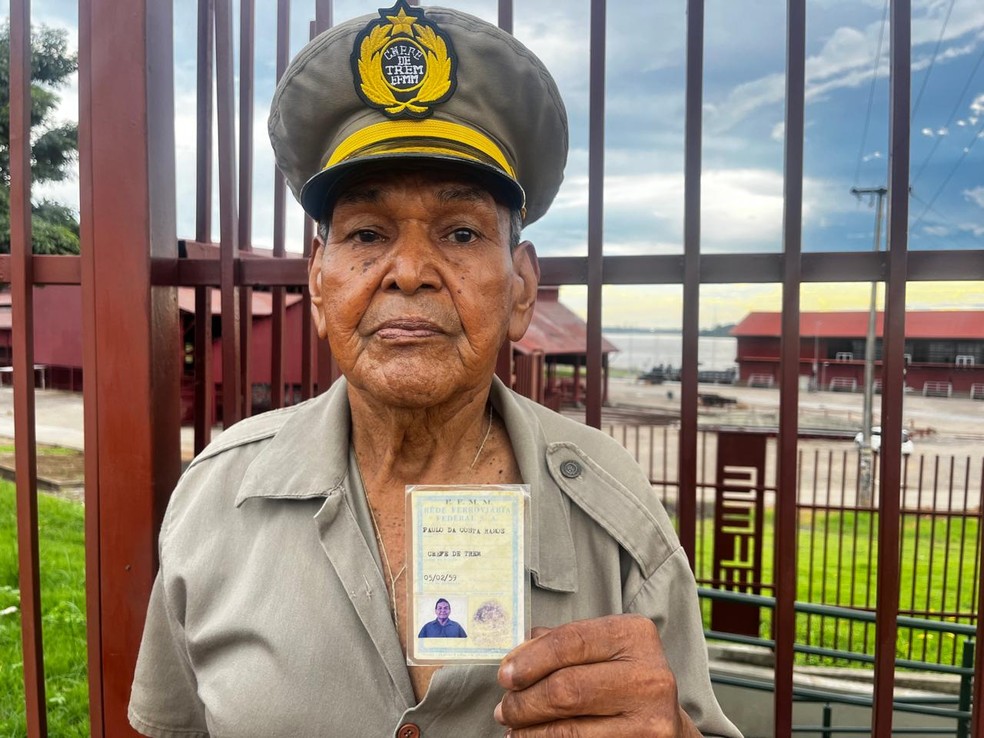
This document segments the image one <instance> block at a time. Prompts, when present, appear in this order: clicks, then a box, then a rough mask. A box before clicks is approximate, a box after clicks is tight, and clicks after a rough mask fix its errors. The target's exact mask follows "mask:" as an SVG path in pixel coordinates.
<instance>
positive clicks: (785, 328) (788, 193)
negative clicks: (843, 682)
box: [773, 0, 806, 735]
mask: <svg viewBox="0 0 984 738" xmlns="http://www.w3.org/2000/svg"><path fill="white" fill-rule="evenodd" d="M805 70H806V7H805V0H789V2H788V3H787V10H786V137H785V151H786V155H785V173H784V190H785V191H784V193H783V255H784V257H785V258H784V260H783V285H782V338H781V342H780V353H781V356H782V358H781V364H780V367H781V368H780V380H779V438H778V441H777V443H778V453H777V456H778V470H777V471H778V476H779V480H778V482H779V483H778V494H777V495H776V520H775V526H776V530H775V537H776V547H775V564H774V566H775V587H776V611H775V620H774V622H773V624H774V628H775V639H776V666H775V686H776V689H775V704H774V714H775V731H776V735H789V734H790V733H791V732H792V727H793V645H794V642H795V640H796V611H795V609H794V608H795V602H796V532H797V530H798V528H799V526H798V525H797V524H796V451H797V445H798V437H799V420H798V412H799V363H800V359H799V357H800V305H799V302H800V282H801V280H802V271H801V266H800V255H801V251H802V227H803V115H804V105H805V84H806V81H805V80H806V76H805V75H806V72H805Z"/></svg>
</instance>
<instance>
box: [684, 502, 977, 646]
mask: <svg viewBox="0 0 984 738" xmlns="http://www.w3.org/2000/svg"><path fill="white" fill-rule="evenodd" d="M703 525H704V528H703V530H702V533H703V537H702V548H703V551H702V553H703V560H702V561H700V564H701V570H702V574H703V576H710V575H711V566H712V561H713V558H712V539H713V532H712V526H713V521H710V520H705V521H704V522H703ZM977 528H978V523H977V520H975V519H973V517H970V516H968V517H967V518H952V519H950V521H949V523H948V522H947V521H946V520H943V519H937V520H933V519H932V518H931V517H930V516H928V515H920V516H914V515H906V516H905V517H904V519H903V522H902V526H901V530H900V538H901V541H902V554H901V557H900V571H899V578H900V582H901V586H900V597H899V600H900V608H901V609H902V610H908V609H912V610H925V611H928V612H929V613H930V614H928V615H924V614H919V615H916V617H920V618H927V619H933V620H946V621H949V622H954V621H955V618H953V617H952V616H950V615H946V616H944V615H941V614H940V613H953V612H973V611H975V610H976V608H977V603H976V601H975V597H974V595H975V592H974V589H973V585H972V583H973V582H974V581H975V579H976V577H975V573H976V570H975V561H976V557H977V552H976V540H977V535H978V530H977ZM917 542H918V543H917ZM772 550H773V512H772V511H771V510H767V511H766V522H765V532H764V535H763V570H764V576H763V578H764V580H765V582H766V583H771V582H772V572H771V571H770V570H771V566H770V564H771V561H772ZM961 556H962V558H961ZM945 558H948V562H947V563H948V565H947V566H946V567H945V571H944V559H945ZM796 568H797V584H796V587H797V594H796V599H797V600H799V601H802V602H813V603H822V604H828V605H839V606H843V607H854V608H859V609H871V610H873V609H874V607H875V603H876V600H877V573H878V572H877V568H878V515H877V514H876V513H868V512H854V511H845V512H825V511H817V512H813V513H811V512H810V511H803V512H801V513H800V518H799V535H798V537H797V560H796ZM708 612H709V609H708V607H707V605H705V615H706V614H707V613H708ZM762 612H763V617H762V628H761V632H760V635H761V636H762V637H763V638H771V637H772V636H771V621H770V618H769V614H768V611H765V610H763V611H762ZM963 622H965V623H966V622H968V621H967V619H964V620H963ZM874 636H875V631H874V625H865V624H862V623H858V622H855V623H853V624H851V623H849V622H848V621H838V620H836V619H834V618H831V617H820V616H817V615H812V616H807V615H805V614H801V615H797V636H796V638H797V643H804V644H806V643H808V644H810V645H814V646H822V647H826V648H838V649H843V650H850V651H855V652H858V653H866V654H869V655H870V654H873V653H874ZM962 643H963V638H958V637H954V636H953V635H952V634H948V633H933V632H921V631H915V632H913V631H910V630H909V629H908V628H900V629H899V633H898V640H897V642H896V655H897V656H898V657H899V658H906V659H910V658H911V659H913V660H916V661H930V662H934V663H936V662H939V663H944V664H953V663H959V662H960V656H961V653H960V649H961V647H962ZM910 646H911V650H910ZM797 658H798V660H799V661H800V662H801V663H812V664H819V663H822V664H831V663H835V661H834V660H831V659H828V658H821V657H817V656H806V655H800V656H798V657H797ZM836 663H844V662H842V661H838V662H836Z"/></svg>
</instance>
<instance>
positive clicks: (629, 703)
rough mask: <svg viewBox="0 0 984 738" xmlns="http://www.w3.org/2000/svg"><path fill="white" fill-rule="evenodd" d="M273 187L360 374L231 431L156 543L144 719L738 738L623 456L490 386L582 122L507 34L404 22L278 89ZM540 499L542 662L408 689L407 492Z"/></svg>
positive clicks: (141, 685) (375, 25)
mask: <svg viewBox="0 0 984 738" xmlns="http://www.w3.org/2000/svg"><path fill="white" fill-rule="evenodd" d="M270 134H271V140H272V142H273V146H274V149H275V151H276V154H277V161H278V165H279V166H280V167H281V169H282V170H283V171H284V173H285V175H286V177H287V179H288V181H289V183H290V185H291V188H292V189H293V191H294V192H295V194H297V195H298V196H299V199H300V201H301V203H302V205H303V206H304V208H305V209H306V210H307V212H308V213H309V214H310V215H311V216H312V217H314V218H316V219H317V220H318V222H319V224H320V227H319V235H318V238H317V241H316V243H315V250H314V255H313V257H312V259H311V265H310V290H311V295H312V303H313V310H314V316H315V323H316V325H317V329H318V333H319V335H320V336H321V337H322V338H323V339H326V340H328V341H329V343H330V345H331V350H332V354H333V356H334V357H335V359H336V360H337V362H338V365H339V367H340V368H341V370H342V373H343V374H344V380H343V381H340V382H338V383H336V384H335V385H334V386H332V388H331V389H330V391H328V392H326V393H325V394H324V395H322V396H320V397H318V398H315V399H314V400H311V401H308V402H306V403H303V404H302V405H299V406H297V407H292V408H288V409H286V410H280V411H275V412H272V413H267V414H265V415H261V416H258V417H255V418H252V419H249V420H246V421H243V422H242V423H239V424H238V425H236V426H235V427H233V428H231V429H229V430H228V431H226V432H225V433H224V434H223V435H222V436H221V438H219V439H218V441H216V442H215V443H213V444H212V445H211V446H210V447H209V448H208V449H206V450H205V451H204V452H203V453H202V454H201V455H200V456H199V457H198V458H197V459H196V460H195V461H194V462H193V463H192V465H191V467H190V468H189V469H188V471H187V473H186V474H185V475H184V477H183V478H182V481H181V483H180V485H179V487H178V489H177V490H176V491H175V493H174V495H173V497H172V499H171V502H170V505H169V508H168V512H167V515H166V518H165V521H164V524H163V527H162V530H161V535H160V561H161V569H160V573H159V576H158V579H157V583H156V586H155V589H154V593H153V595H152V599H151V602H150V606H149V612H148V616H147V625H146V629H145V634H144V641H143V644H142V647H141V653H140V659H139V663H138V665H137V672H136V677H135V679H134V684H133V692H132V697H131V704H130V720H131V722H132V724H133V725H134V727H135V728H136V729H137V730H139V731H140V732H142V733H144V734H146V735H150V736H179V735H180V736H205V735H221V736H328V735H331V736H371V737H374V736H400V737H402V738H415V737H416V736H447V737H455V738H457V737H460V736H466V737H469V738H471V737H474V736H479V737H481V736H501V735H502V734H503V732H504V731H506V730H508V731H509V732H510V735H512V736H513V737H514V738H528V737H534V736H553V735H564V736H575V735H576V736H585V737H588V736H626V737H627V736H692V735H699V734H700V732H701V731H702V732H703V733H704V734H708V735H726V736H734V735H737V731H736V730H735V729H734V727H733V726H732V725H731V723H730V722H729V721H728V720H727V719H726V718H725V717H724V715H723V714H722V713H721V711H720V708H719V707H718V705H717V702H716V701H715V699H714V695H713V693H712V691H711V686H710V681H709V678H708V671H707V658H706V650H705V646H704V642H703V636H702V629H701V621H700V613H699V610H698V607H697V598H696V593H695V588H694V580H693V577H692V575H691V573H690V570H689V568H688V565H687V560H686V557H685V556H684V554H683V552H682V550H681V548H680V545H679V543H678V542H677V540H676V538H675V536H674V534H673V530H672V526H671V525H670V522H669V520H668V519H667V516H666V514H665V512H664V511H663V509H662V508H661V506H660V504H659V502H658V501H657V499H656V497H655V495H654V494H653V491H652V489H651V487H650V485H649V483H648V480H647V478H646V476H645V475H644V474H643V473H642V472H641V471H640V470H639V469H638V467H637V466H636V465H635V463H634V461H633V460H632V459H631V457H629V456H628V455H627V454H626V453H625V451H624V450H623V449H622V448H621V447H619V446H618V445H617V444H616V443H614V442H613V441H612V440H611V439H610V438H608V437H607V436H605V435H603V434H601V433H598V432H596V431H594V430H593V429H590V428H586V427H584V426H583V425H581V424H577V423H574V422H571V421H568V420H565V419H564V418H562V417H561V416H559V415H557V414H555V413H552V412H550V411H549V410H547V409H545V408H542V407H541V406H539V405H536V404H534V403H532V402H529V401H527V400H525V399H524V398H521V397H519V396H517V395H515V394H513V393H512V392H511V391H510V390H508V389H507V388H506V387H504V386H503V385H502V384H501V383H500V382H499V381H498V380H497V379H496V378H495V376H494V369H495V365H496V359H497V356H498V353H499V349H500V347H501V346H502V345H503V343H504V342H505V341H506V340H513V341H515V340H518V339H519V338H521V337H522V336H523V334H524V332H525V331H526V328H527V326H528V325H529V322H530V319H531V317H532V314H533V308H534V302H535V298H536V290H537V281H538V277H539V271H538V266H537V260H536V254H535V252H534V250H533V246H532V244H530V243H529V242H526V241H521V237H520V230H521V228H522V226H523V224H524V223H530V222H532V221H534V220H536V219H537V218H539V217H540V216H541V215H543V213H544V212H545V211H546V209H547V207H548V206H549V204H550V202H551V200H552V199H553V197H554V195H555V194H556V192H557V190H558V188H559V185H560V181H561V178H562V171H563V166H564V162H565V159H566V151H567V121H566V115H565V113H564V108H563V105H562V103H561V100H560V96H559V94H558V92H557V88H556V86H555V84H554V82H553V80H552V79H551V77H550V75H549V73H548V72H547V71H546V69H545V68H544V67H543V65H542V64H541V63H540V62H539V60H538V59H536V57H534V56H533V54H532V53H530V51H529V50H527V49H526V48H524V47H523V46H522V45H521V44H519V43H518V42H516V41H515V40H514V39H513V38H511V37H510V36H508V35H507V34H504V33H502V32H501V31H499V29H497V28H495V27H494V26H491V25H489V24H487V23H484V22H482V21H480V20H478V19H475V18H472V17H470V16H467V15H465V14H462V13H458V12H455V11H451V10H439V9H428V10H426V11H424V10H420V9H416V8H411V7H410V6H408V5H407V4H405V3H404V2H403V1H402V0H401V1H400V2H399V3H398V4H397V5H396V6H394V7H393V8H392V9H387V10H381V11H380V12H379V15H377V16H373V17H371V18H361V19H358V20H356V21H352V22H350V23H346V24H344V25H341V26H338V27H336V28H334V29H332V30H330V31H328V32H327V33H325V34H322V35H321V36H320V37H318V38H317V39H315V40H314V41H313V42H311V43H310V44H309V45H308V46H307V47H306V48H305V49H304V50H303V51H302V52H301V53H300V54H299V55H298V57H297V58H296V59H295V60H294V62H293V63H292V65H291V67H290V68H289V69H288V70H287V72H286V74H285V75H284V77H283V80H282V81H281V83H280V86H279V87H278V89H277V93H276V96H275V98H274V100H273V104H272V108H271V116H270ZM488 483H525V484H527V485H529V488H530V495H531V503H530V506H531V520H532V527H533V530H532V535H531V539H530V546H529V554H528V559H527V565H528V570H529V576H530V578H531V595H530V598H531V604H530V613H531V618H532V625H533V626H534V628H533V637H532V638H531V639H530V640H529V641H527V642H525V643H523V644H521V645H519V646H518V647H517V648H515V649H514V650H513V651H511V652H510V653H509V654H508V655H507V656H506V657H505V658H504V659H503V661H502V663H501V664H500V665H499V666H498V668H496V667H495V666H487V665H446V666H443V667H440V668H438V667H437V666H434V665H428V666H408V665H407V659H406V653H407V645H408V644H407V639H408V627H407V623H408V617H409V616H408V613H410V612H411V608H410V607H409V606H408V597H407V591H406V577H405V572H406V566H407V562H406V561H405V557H406V540H405V534H404V525H405V511H404V490H405V488H406V487H407V485H415V484H488Z"/></svg>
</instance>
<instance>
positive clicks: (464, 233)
mask: <svg viewBox="0 0 984 738" xmlns="http://www.w3.org/2000/svg"><path fill="white" fill-rule="evenodd" d="M477 239H478V234H477V233H475V231H473V230H472V229H471V228H455V229H454V230H453V231H451V240H452V241H453V242H454V243H471V242H472V241H475V240H477Z"/></svg>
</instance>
